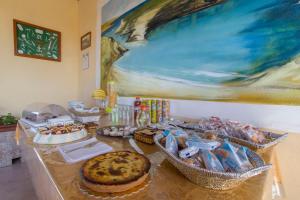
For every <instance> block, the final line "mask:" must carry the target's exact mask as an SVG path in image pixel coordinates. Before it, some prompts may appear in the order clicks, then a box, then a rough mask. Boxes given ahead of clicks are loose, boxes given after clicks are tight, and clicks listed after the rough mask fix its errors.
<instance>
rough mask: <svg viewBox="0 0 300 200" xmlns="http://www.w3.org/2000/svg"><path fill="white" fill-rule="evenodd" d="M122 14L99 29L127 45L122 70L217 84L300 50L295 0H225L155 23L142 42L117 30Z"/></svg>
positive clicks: (247, 75) (264, 67)
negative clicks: (131, 38) (133, 40)
mask: <svg viewBox="0 0 300 200" xmlns="http://www.w3.org/2000/svg"><path fill="white" fill-rule="evenodd" d="M146 3H147V1H146ZM124 16H126V14H125V15H123V16H122V17H124ZM122 17H121V18H120V19H118V20H117V21H116V22H115V24H114V26H113V27H112V28H111V29H110V30H108V31H106V32H104V33H103V36H111V37H114V38H115V39H116V40H117V41H118V42H120V43H121V45H122V46H124V47H126V48H127V49H128V50H129V51H127V52H126V53H125V54H124V55H123V56H122V57H121V58H120V59H119V60H117V61H116V62H115V63H114V66H115V67H118V68H120V69H122V70H127V71H134V72H137V73H142V74H147V75H151V76H158V77H163V78H166V79H168V78H169V79H177V80H182V81H188V82H193V83H196V84H204V85H211V86H218V85H222V84H224V83H230V82H233V81H241V82H242V81H244V80H247V79H248V78H250V77H253V76H254V75H256V74H259V73H261V72H264V71H266V70H269V69H271V68H279V67H281V66H282V65H284V64H286V63H287V62H289V61H291V60H292V59H294V58H295V57H296V56H297V55H299V54H300V2H299V0H227V1H224V2H223V3H220V4H219V5H215V6H213V7H210V8H208V9H205V10H201V11H197V12H195V13H193V14H190V15H187V16H184V17H181V18H178V19H175V20H172V21H170V22H168V23H166V24H164V25H162V26H159V27H158V28H157V29H155V30H154V31H152V32H151V33H150V34H149V35H148V37H147V40H146V41H143V42H126V37H124V36H120V35H118V34H116V33H115V30H116V29H117V28H118V26H119V24H120V20H121V19H122Z"/></svg>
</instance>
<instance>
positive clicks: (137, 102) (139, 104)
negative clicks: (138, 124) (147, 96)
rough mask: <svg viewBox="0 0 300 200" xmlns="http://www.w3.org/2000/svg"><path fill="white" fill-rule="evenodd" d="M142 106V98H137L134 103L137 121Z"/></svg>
mask: <svg viewBox="0 0 300 200" xmlns="http://www.w3.org/2000/svg"><path fill="white" fill-rule="evenodd" d="M141 104H142V101H141V98H140V97H136V98H135V101H134V120H135V121H136V119H137V114H138V112H139V110H140V106H141Z"/></svg>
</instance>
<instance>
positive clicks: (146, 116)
mask: <svg viewBox="0 0 300 200" xmlns="http://www.w3.org/2000/svg"><path fill="white" fill-rule="evenodd" d="M150 122H151V121H150V112H149V109H148V107H147V106H145V105H142V106H141V109H140V110H139V111H138V114H137V118H136V124H137V127H139V128H140V127H146V126H149V125H150Z"/></svg>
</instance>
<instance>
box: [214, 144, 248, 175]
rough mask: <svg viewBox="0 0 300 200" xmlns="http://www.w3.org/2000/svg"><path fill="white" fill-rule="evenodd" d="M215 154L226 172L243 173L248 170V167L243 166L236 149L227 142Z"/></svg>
mask: <svg viewBox="0 0 300 200" xmlns="http://www.w3.org/2000/svg"><path fill="white" fill-rule="evenodd" d="M214 153H215V155H216V156H217V158H218V159H219V160H220V162H221V163H222V165H223V168H224V170H225V171H227V172H242V171H245V170H247V167H245V166H243V163H242V161H241V159H240V158H239V156H238V154H237V153H236V150H235V148H234V147H233V146H232V145H231V144H230V143H229V142H228V141H227V140H225V141H224V143H223V144H222V145H221V146H220V147H219V148H217V149H216V150H215V151H214Z"/></svg>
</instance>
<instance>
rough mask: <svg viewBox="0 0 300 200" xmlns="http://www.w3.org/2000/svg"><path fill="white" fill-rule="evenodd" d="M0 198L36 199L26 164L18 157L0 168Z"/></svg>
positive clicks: (11, 199)
mask: <svg viewBox="0 0 300 200" xmlns="http://www.w3.org/2000/svg"><path fill="white" fill-rule="evenodd" d="M0 199H1V200H37V197H36V195H35V192H34V188H33V185H32V183H31V180H30V175H29V172H28V169H27V166H26V164H25V163H24V162H21V160H20V159H17V160H14V163H13V165H12V166H9V167H4V168H0Z"/></svg>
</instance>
